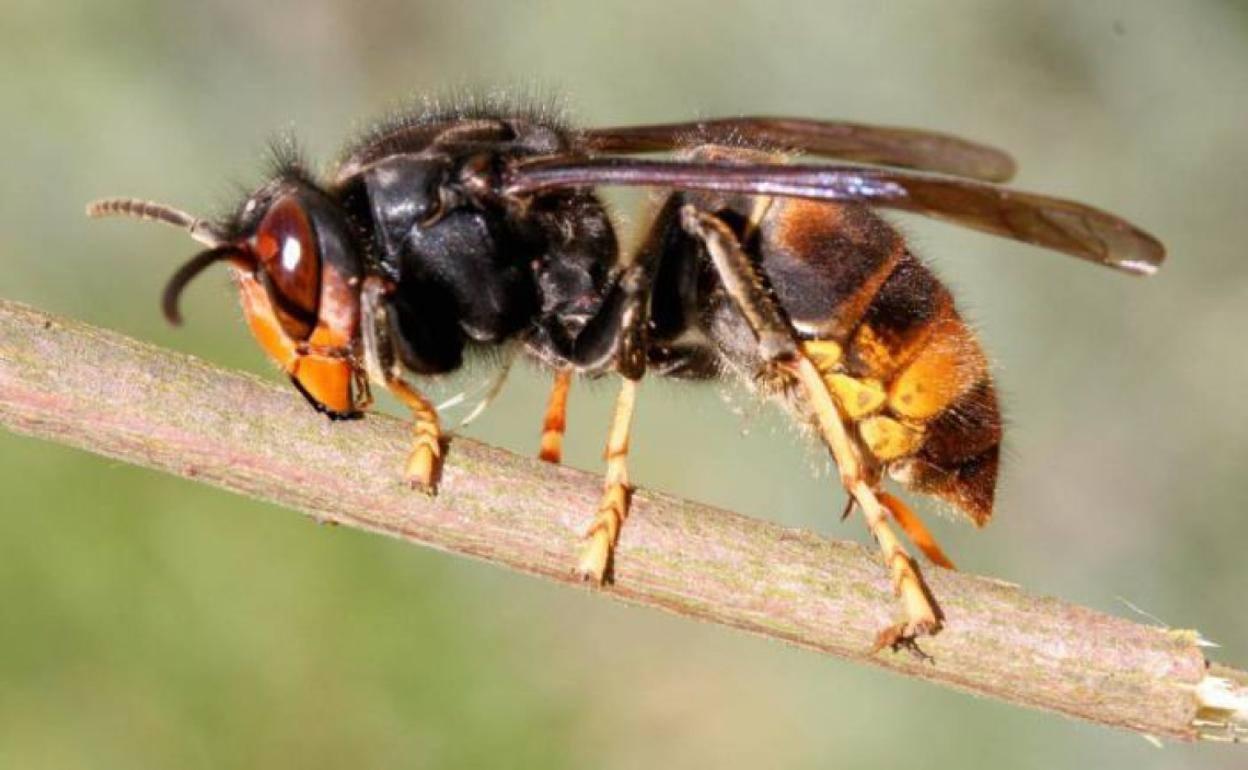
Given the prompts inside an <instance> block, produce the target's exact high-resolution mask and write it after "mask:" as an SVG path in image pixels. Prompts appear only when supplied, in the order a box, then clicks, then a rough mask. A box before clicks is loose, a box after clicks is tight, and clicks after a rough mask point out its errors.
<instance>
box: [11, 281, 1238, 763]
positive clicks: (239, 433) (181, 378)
mask: <svg viewBox="0 0 1248 770" xmlns="http://www.w3.org/2000/svg"><path fill="white" fill-rule="evenodd" d="M0 422H3V423H4V424H6V425H7V426H8V427H10V428H11V429H12V430H14V431H17V432H19V433H24V434H29V435H34V436H39V437H42V438H47V439H50V440H53V441H59V442H62V443H65V444H70V445H73V446H77V447H82V448H84V449H88V450H90V451H93V452H98V453H100V454H104V455H108V456H110V457H117V458H121V459H124V460H127V461H129V462H133V463H136V464H138V465H143V466H147V467H152V468H160V469H163V470H166V471H169V472H170V473H175V474H178V475H181V476H186V477H189V478H194V479H197V480H199V481H204V482H208V483H210V484H214V485H216V486H220V487H224V488H226V489H230V490H233V491H235V492H239V493H241V494H244V495H248V496H251V497H257V498H261V499H264V500H269V501H272V502H275V503H278V504H281V505H284V506H287V507H291V508H296V509H299V510H302V511H304V512H306V513H309V514H311V515H312V516H314V517H316V518H318V519H321V520H329V521H334V522H337V523H339V524H342V525H344V526H350V527H359V528H362V529H367V530H372V531H375V532H382V533H385V534H388V535H392V536H394V537H399V538H402V539H404V540H408V541H411V542H415V543H421V544H424V545H429V546H432V547H434V548H438V549H441V550H444V551H450V552H453V553H459V554H464V555H467V556H473V557H476V558H479V559H483V560H485V561H489V562H494V563H496V564H501V565H504V566H507V567H510V568H512V569H515V570H518V571H520V572H526V573H529V574H533V575H540V576H542V577H544V578H547V579H550V580H554V581H558V582H562V583H569V584H573V583H576V580H575V579H574V578H573V576H572V573H571V567H572V566H573V565H575V563H576V554H577V552H578V549H579V547H580V544H581V539H580V535H581V533H582V532H583V531H584V529H585V526H586V525H587V523H588V521H589V518H590V516H591V515H592V513H593V511H594V508H595V505H596V503H597V498H598V494H599V489H600V487H599V485H600V480H599V479H598V478H596V477H595V476H592V475H590V474H587V473H583V472H580V471H576V470H572V469H568V468H557V467H551V466H548V465H545V464H542V463H539V462H537V461H536V460H532V459H529V458H524V457H518V456H516V455H513V454H510V453H507V452H504V451H501V450H498V449H494V448H491V447H488V446H485V445H482V444H479V443H477V442H474V441H470V440H468V439H463V438H461V439H457V440H455V441H454V442H453V443H452V444H451V447H450V452H449V459H448V464H447V467H446V469H445V473H444V475H443V480H442V492H441V494H440V495H439V496H438V497H437V498H434V499H429V498H426V497H424V496H423V495H420V494H418V493H413V492H411V491H409V490H408V489H407V488H406V487H405V486H404V485H403V484H402V483H400V481H399V474H398V472H397V469H398V466H399V465H400V464H401V460H402V458H403V456H404V454H405V452H406V449H407V445H408V438H409V432H408V427H407V426H406V425H405V424H404V423H403V422H401V421H398V420H395V419H391V418H388V417H384V416H376V417H369V418H368V419H366V420H363V421H357V422H347V423H334V424H331V423H329V422H327V421H326V420H324V418H322V417H319V416H317V415H315V414H313V413H312V411H311V410H309V409H308V408H307V407H306V405H305V404H304V403H303V402H302V401H301V400H300V399H299V397H298V396H297V395H295V394H294V393H293V392H290V391H288V390H287V389H285V388H280V387H278V386H276V385H274V384H271V383H268V382H264V381H261V380H258V379H256V378H254V377H251V376H248V375H243V374H238V373H234V372H228V371H224V370H222V369H219V368H217V367H214V366H212V365H210V364H206V363H204V362H202V361H198V360H196V359H193V358H190V357H188V356H184V355H181V354H177V353H172V352H169V351H165V350H160V349H156V348H153V347H151V346H149V345H145V344H143V343H140V342H137V341H134V340H131V339H127V338H125V337H122V336H120V335H117V334H114V333H112V332H107V331H103V330H100V329H95V328H92V327H89V326H86V325H84V324H81V323H78V322H75V321H70V320H65V319H60V318H53V317H51V316H48V315H45V314H43V313H41V312H39V311H37V310H33V309H31V308H28V307H25V306H22V305H18V304H15V303H10V302H4V301H0ZM10 514H11V515H17V512H10ZM928 574H929V580H930V583H931V586H932V588H933V590H934V591H935V592H936V595H937V596H939V597H940V598H941V604H942V608H943V609H944V612H945V614H946V616H947V625H946V628H945V630H944V631H943V632H942V633H941V634H940V635H939V636H937V637H935V638H933V639H931V640H924V649H925V651H926V652H928V653H929V654H930V655H931V656H932V657H933V658H934V661H933V662H922V661H919V660H917V659H916V658H915V657H913V656H911V655H909V654H907V653H892V652H887V651H885V652H882V653H879V654H877V655H871V654H869V651H870V648H871V645H872V642H873V641H874V639H875V634H876V632H877V631H878V630H879V629H880V628H882V627H883V626H885V625H886V624H888V623H889V622H890V620H891V616H892V613H893V612H894V611H895V604H894V600H893V597H892V595H891V591H890V589H889V585H888V581H887V577H886V573H885V570H884V569H883V568H882V567H881V565H880V564H879V563H878V561H877V559H876V558H875V556H874V554H873V553H872V552H870V551H868V550H866V549H865V548H863V547H861V546H859V545H856V544H853V543H841V542H835V541H830V540H826V539H824V538H822V537H819V536H817V535H815V534H812V533H809V532H803V531H800V530H794V529H786V528H784V527H780V526H778V525H776V524H772V523H769V522H766V521H759V520H756V519H750V518H746V517H743V516H739V515H736V514H733V513H728V512H724V511H719V510H714V509H711V508H708V507H706V506H703V505H697V504H695V503H689V502H685V501H682V500H677V499H674V498H672V497H668V496H665V495H661V494H657V493H653V492H649V491H644V490H640V491H638V492H637V494H636V496H635V497H634V499H633V513H632V516H631V517H630V519H629V522H628V525H627V526H626V527H625V528H624V533H623V536H622V538H621V542H620V546H619V552H618V557H617V560H616V564H615V577H616V582H615V585H614V586H612V587H609V588H606V589H603V590H602V591H601V592H600V595H601V596H603V597H611V598H616V599H623V600H625V601H628V602H632V603H635V604H641V605H647V606H651V607H658V608H661V609H665V610H668V611H670V612H674V613H676V614H679V615H685V616H688V617H692V618H699V619H702V620H709V621H712V622H715V623H721V624H723V625H727V626H732V627H735V628H740V629H743V630H746V631H750V632H753V633H756V634H761V635H763V636H768V637H772V638H775V639H781V640H783V641H786V642H790V643H792V644H796V645H798V646H801V647H806V648H809V649H813V650H818V651H822V652H826V653H830V654H833V655H837V656H840V657H843V658H848V659H851V660H856V661H860V662H864V663H870V664H873V665H877V666H881V667H884V668H888V669H891V670H894V671H897V672H899V673H902V674H905V675H907V676H913V677H916V678H920V679H926V680H928V681H932V682H937V683H940V684H943V685H946V686H950V687H954V688H957V689H961V690H966V691H969V692H973V693H977V694H980V695H986V696H989V697H993V698H997V699H1000V700H1003V701H1007V702H1010V703H1016V704H1019V705H1023V706H1029V707H1032V708H1038V709H1046V710H1050V711H1055V712H1060V713H1063V714H1067V715H1070V716H1074V717H1080V718H1083V719H1087V720H1091V721H1093V722H1098V723H1100V724H1104V725H1110V726H1114V727H1120V728H1125V729H1128V730H1134V731H1137V732H1140V733H1145V734H1149V735H1155V736H1161V737H1167V738H1173V739H1180V740H1195V739H1198V738H1206V739H1215V740H1216V739H1220V740H1233V739H1235V738H1237V737H1238V738H1240V739H1241V740H1242V739H1243V737H1244V736H1245V735H1248V675H1246V674H1244V673H1242V672H1239V671H1235V670H1233V669H1229V668H1224V667H1214V668H1210V665H1209V664H1208V663H1207V662H1206V660H1205V657H1204V655H1203V653H1202V649H1201V645H1200V637H1199V635H1198V634H1196V633H1195V632H1185V631H1176V630H1171V629H1164V628H1158V627H1155V626H1145V625H1140V624H1137V623H1133V622H1130V621H1126V620H1123V619H1120V618H1115V617H1111V616H1109V615H1104V614H1102V613H1099V612H1094V611H1092V610H1089V609H1085V608H1082V607H1078V606H1075V605H1071V604H1067V603H1065V602H1062V601H1059V600H1057V599H1052V598H1047V597H1038V596H1032V595H1029V594H1027V593H1025V592H1023V591H1022V590H1021V589H1020V588H1018V587H1017V586H1013V585H1009V584H1006V583H1002V582H1000V581H996V580H990V579H987V578H981V577H974V576H972V575H965V574H960V573H955V572H949V571H946V570H941V569H936V568H930V569H929V570H928Z"/></svg>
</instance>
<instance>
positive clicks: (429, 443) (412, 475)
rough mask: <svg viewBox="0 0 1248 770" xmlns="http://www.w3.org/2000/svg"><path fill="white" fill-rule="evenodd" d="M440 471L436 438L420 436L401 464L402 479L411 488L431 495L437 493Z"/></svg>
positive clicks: (440, 465) (440, 454)
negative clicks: (404, 462)
mask: <svg viewBox="0 0 1248 770" xmlns="http://www.w3.org/2000/svg"><path fill="white" fill-rule="evenodd" d="M441 471H442V451H441V447H440V446H439V445H438V443H437V440H436V439H434V438H432V437H429V436H420V437H419V438H417V440H416V446H415V447H413V448H412V453H411V454H410V455H408V457H407V464H406V465H404V466H403V478H404V480H406V481H407V483H408V485H409V486H411V488H412V489H415V490H418V491H421V492H424V493H425V494H429V495H432V494H436V493H437V490H438V476H439V475H440V474H441Z"/></svg>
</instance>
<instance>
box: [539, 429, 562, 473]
mask: <svg viewBox="0 0 1248 770" xmlns="http://www.w3.org/2000/svg"><path fill="white" fill-rule="evenodd" d="M537 456H538V458H539V459H541V460H542V461H544V462H548V463H554V464H555V465H558V464H559V463H561V462H563V434H562V433H556V432H554V431H548V432H546V433H543V434H542V443H541V448H540V449H539V450H538V453H537Z"/></svg>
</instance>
